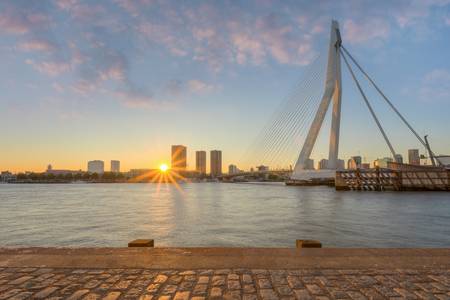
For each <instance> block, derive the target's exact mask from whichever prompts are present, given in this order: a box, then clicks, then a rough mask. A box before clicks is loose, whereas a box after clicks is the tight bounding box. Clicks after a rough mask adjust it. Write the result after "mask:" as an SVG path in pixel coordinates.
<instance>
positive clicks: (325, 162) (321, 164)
mask: <svg viewBox="0 0 450 300" xmlns="http://www.w3.org/2000/svg"><path fill="white" fill-rule="evenodd" d="M317 169H318V170H325V169H328V159H325V158H323V159H321V160H320V161H319V163H318V164H317Z"/></svg>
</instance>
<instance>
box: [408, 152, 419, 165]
mask: <svg viewBox="0 0 450 300" xmlns="http://www.w3.org/2000/svg"><path fill="white" fill-rule="evenodd" d="M408 163H409V164H410V165H420V156H419V149H409V150H408Z"/></svg>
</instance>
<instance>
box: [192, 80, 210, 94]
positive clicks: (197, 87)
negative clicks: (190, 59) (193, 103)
mask: <svg viewBox="0 0 450 300" xmlns="http://www.w3.org/2000/svg"><path fill="white" fill-rule="evenodd" d="M187 85H188V89H189V91H190V92H192V93H198V94H203V93H209V92H211V91H213V90H215V89H216V87H215V86H214V85H212V84H208V83H206V82H204V81H201V80H197V79H193V80H189V81H188V82H187Z"/></svg>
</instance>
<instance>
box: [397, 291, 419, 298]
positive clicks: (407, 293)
mask: <svg viewBox="0 0 450 300" xmlns="http://www.w3.org/2000/svg"><path fill="white" fill-rule="evenodd" d="M394 291H396V292H397V293H399V294H400V295H401V296H402V297H403V298H405V299H417V296H416V295H415V294H413V293H411V292H410V291H408V290H405V289H403V288H394Z"/></svg>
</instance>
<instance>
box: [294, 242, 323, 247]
mask: <svg viewBox="0 0 450 300" xmlns="http://www.w3.org/2000/svg"><path fill="white" fill-rule="evenodd" d="M295 246H296V247H297V248H322V243H321V242H319V241H315V240H296V241H295Z"/></svg>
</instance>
